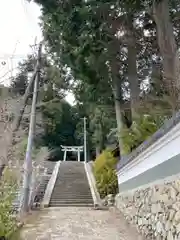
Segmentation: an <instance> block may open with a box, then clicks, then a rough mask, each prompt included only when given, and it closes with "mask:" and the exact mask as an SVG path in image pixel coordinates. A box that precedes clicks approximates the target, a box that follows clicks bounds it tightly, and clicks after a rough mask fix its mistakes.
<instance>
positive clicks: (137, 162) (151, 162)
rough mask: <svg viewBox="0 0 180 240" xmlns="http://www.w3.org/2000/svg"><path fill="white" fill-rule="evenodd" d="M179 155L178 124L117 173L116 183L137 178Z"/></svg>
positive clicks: (179, 131) (179, 127) (179, 134)
mask: <svg viewBox="0 0 180 240" xmlns="http://www.w3.org/2000/svg"><path fill="white" fill-rule="evenodd" d="M177 154H180V123H179V124H177V125H176V126H175V127H174V128H173V129H172V130H171V131H169V132H168V133H167V134H166V135H164V136H163V137H162V138H160V139H159V140H158V141H156V142H155V143H154V144H153V145H151V146H150V147H149V148H147V149H146V150H145V151H144V152H143V153H141V154H139V156H137V157H136V158H134V159H133V160H132V161H131V162H130V163H128V164H127V165H125V166H124V167H123V168H122V169H120V170H119V171H118V172H117V175H118V183H119V184H121V183H123V182H126V181H127V180H129V179H131V178H133V177H136V176H138V175H139V174H141V173H143V172H145V171H147V170H148V169H150V168H153V167H155V166H157V165H158V164H160V163H162V162H165V161H167V160H168V159H170V158H172V157H174V156H176V155H177Z"/></svg>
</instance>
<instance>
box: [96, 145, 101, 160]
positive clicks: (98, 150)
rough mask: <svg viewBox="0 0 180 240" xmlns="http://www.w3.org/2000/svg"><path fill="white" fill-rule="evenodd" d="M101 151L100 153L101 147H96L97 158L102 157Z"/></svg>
mask: <svg viewBox="0 0 180 240" xmlns="http://www.w3.org/2000/svg"><path fill="white" fill-rule="evenodd" d="M100 153H101V151H100V147H99V146H96V158H97V157H98V156H99V155H100Z"/></svg>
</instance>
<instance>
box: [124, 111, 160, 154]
mask: <svg viewBox="0 0 180 240" xmlns="http://www.w3.org/2000/svg"><path fill="white" fill-rule="evenodd" d="M158 128H159V124H158V121H157V119H156V118H154V117H153V116H150V115H144V116H142V117H140V118H138V119H136V120H135V121H134V122H133V124H132V126H131V127H130V128H124V129H123V132H122V133H121V138H122V139H123V152H122V154H123V155H126V154H128V153H130V152H131V151H132V150H133V149H136V148H137V147H138V146H139V145H140V144H141V143H143V142H144V141H145V140H146V139H148V138H149V137H150V136H151V135H152V134H153V133H155V132H156V131H157V130H158Z"/></svg>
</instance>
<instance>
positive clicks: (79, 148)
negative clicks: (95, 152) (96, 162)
mask: <svg viewBox="0 0 180 240" xmlns="http://www.w3.org/2000/svg"><path fill="white" fill-rule="evenodd" d="M61 148H62V151H63V152H64V157H63V161H66V157H67V152H77V154H78V162H80V160H81V159H80V152H83V149H84V147H83V146H63V145H61Z"/></svg>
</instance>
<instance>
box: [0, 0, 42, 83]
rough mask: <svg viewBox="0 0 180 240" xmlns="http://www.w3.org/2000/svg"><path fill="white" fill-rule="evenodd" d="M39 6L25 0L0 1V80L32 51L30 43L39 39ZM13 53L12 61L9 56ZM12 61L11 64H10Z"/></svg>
mask: <svg viewBox="0 0 180 240" xmlns="http://www.w3.org/2000/svg"><path fill="white" fill-rule="evenodd" d="M39 16H40V8H39V6H38V5H36V4H34V3H33V2H31V3H29V2H27V1H26V0H6V1H1V2H0V29H1V37H0V63H1V62H4V61H5V62H6V65H2V64H0V81H2V80H3V79H4V80H6V82H7V78H8V77H9V74H7V75H6V77H5V78H2V77H3V76H4V74H6V73H7V72H8V71H11V70H12V68H15V67H16V66H17V63H18V62H19V61H20V60H22V59H23V58H24V57H25V56H26V55H27V54H28V53H29V52H31V51H32V49H31V48H30V45H32V44H34V40H35V38H36V37H37V41H39V40H40V39H41V38H42V36H41V30H40V27H39V25H38V22H39V20H38V18H39ZM13 53H14V57H13V61H11V59H10V57H11V55H12V54H13ZM11 63H12V64H11Z"/></svg>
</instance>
